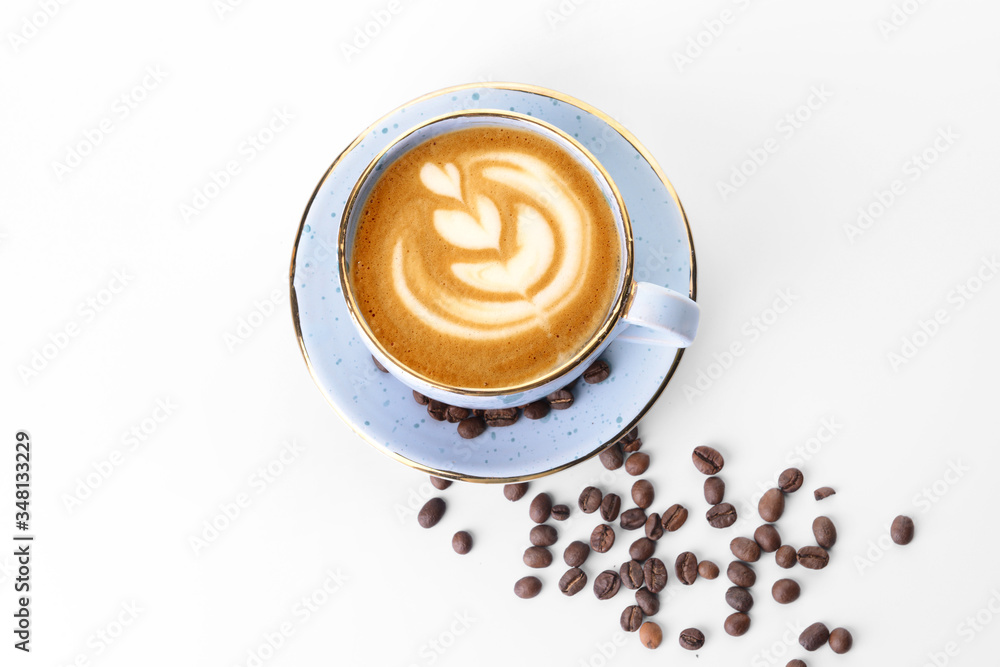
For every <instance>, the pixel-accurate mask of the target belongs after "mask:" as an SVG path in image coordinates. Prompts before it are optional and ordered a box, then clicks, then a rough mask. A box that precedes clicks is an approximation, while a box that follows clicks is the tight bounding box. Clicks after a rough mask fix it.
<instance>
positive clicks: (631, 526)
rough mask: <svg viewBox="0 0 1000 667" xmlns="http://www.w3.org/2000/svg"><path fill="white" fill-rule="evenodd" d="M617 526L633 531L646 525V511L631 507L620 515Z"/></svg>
mask: <svg viewBox="0 0 1000 667" xmlns="http://www.w3.org/2000/svg"><path fill="white" fill-rule="evenodd" d="M618 523H619V525H620V526H621V527H622V528H624V529H625V530H635V529H636V528H642V527H643V526H645V525H646V511H645V510H644V509H642V508H641V507H633V508H632V509H630V510H625V511H624V512H622V514H621V518H620V520H619V522H618Z"/></svg>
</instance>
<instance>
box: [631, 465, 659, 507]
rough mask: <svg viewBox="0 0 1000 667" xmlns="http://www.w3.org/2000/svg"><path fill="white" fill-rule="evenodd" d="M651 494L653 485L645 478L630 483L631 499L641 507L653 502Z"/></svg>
mask: <svg viewBox="0 0 1000 667" xmlns="http://www.w3.org/2000/svg"><path fill="white" fill-rule="evenodd" d="M629 458H630V459H631V458H632V457H631V456H630V457H629ZM626 465H628V464H626ZM653 495H654V493H653V485H652V484H651V483H650V482H649V480H647V479H640V480H638V481H636V483H635V484H633V485H632V500H633V501H634V502H635V504H636V505H638V506H639V507H641V508H642V509H648V508H649V506H650V505H652V504H653Z"/></svg>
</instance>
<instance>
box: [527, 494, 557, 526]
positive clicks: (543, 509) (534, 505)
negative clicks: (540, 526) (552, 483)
mask: <svg viewBox="0 0 1000 667" xmlns="http://www.w3.org/2000/svg"><path fill="white" fill-rule="evenodd" d="M551 515H552V498H551V497H550V496H549V494H547V493H539V494H538V495H537V496H535V497H534V498H533V499H532V501H531V505H530V506H529V507H528V516H529V517H531V520H532V521H534V522H535V523H545V522H546V521H548V520H549V517H550V516H551Z"/></svg>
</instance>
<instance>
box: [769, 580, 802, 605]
mask: <svg viewBox="0 0 1000 667" xmlns="http://www.w3.org/2000/svg"><path fill="white" fill-rule="evenodd" d="M801 593H802V588H801V587H799V582H797V581H795V580H794V579H778V580H777V581H776V582H774V585H773V586H771V597H773V598H774V601H775V602H777V603H778V604H788V603H789V602H795V601H796V600H798V599H799V595H800V594H801Z"/></svg>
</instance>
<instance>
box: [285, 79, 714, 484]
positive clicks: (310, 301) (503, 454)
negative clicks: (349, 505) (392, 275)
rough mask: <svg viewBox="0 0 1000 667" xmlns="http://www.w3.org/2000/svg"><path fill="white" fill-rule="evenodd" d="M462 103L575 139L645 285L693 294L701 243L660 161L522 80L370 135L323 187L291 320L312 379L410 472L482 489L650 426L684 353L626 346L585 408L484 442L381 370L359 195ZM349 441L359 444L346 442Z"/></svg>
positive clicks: (298, 248)
mask: <svg viewBox="0 0 1000 667" xmlns="http://www.w3.org/2000/svg"><path fill="white" fill-rule="evenodd" d="M462 109H483V110H489V109H496V110H501V111H515V112H519V113H523V114H526V115H530V116H534V117H536V118H539V119H541V120H544V121H547V122H549V123H551V124H553V125H555V126H556V127H558V128H560V129H562V130H563V131H564V132H566V133H568V134H570V135H571V136H573V137H574V138H576V139H577V140H578V141H580V143H581V144H583V145H584V146H585V147H586V148H587V149H588V150H590V151H591V153H593V154H594V156H595V157H596V158H597V159H598V160H599V161H600V162H601V164H602V165H603V166H604V168H605V169H606V170H607V171H608V173H609V174H610V175H611V177H612V178H613V179H614V181H615V184H616V185H617V187H618V189H619V191H620V192H621V195H622V198H623V199H624V201H625V205H626V207H627V209H628V212H629V216H630V218H631V221H632V230H633V235H634V243H635V249H634V277H635V279H636V280H639V281H646V282H651V283H656V284H659V285H663V286H666V287H668V288H670V289H672V290H675V291H678V292H682V293H689V294H690V295H691V297H692V298H694V295H695V288H694V283H695V281H694V249H693V246H692V245H691V238H690V234H689V229H688V226H687V222H686V220H685V217H684V213H683V210H682V209H681V206H680V202H679V201H678V200H677V197H676V194H675V193H674V192H673V189H672V188H671V187H670V184H669V183H668V182H667V181H666V179H665V178H664V177H663V176H662V174H661V173H660V170H659V167H658V166H657V165H656V163H655V161H654V160H653V158H652V156H650V155H649V154H648V152H647V151H646V150H645V149H644V148H643V147H642V146H641V145H639V143H638V142H637V141H636V140H635V138H634V137H632V135H631V134H629V133H628V131H627V130H625V129H624V128H622V127H620V126H619V125H618V124H617V123H615V122H614V121H613V120H611V119H610V118H608V117H607V116H605V115H603V114H601V113H600V112H599V111H597V110H596V109H593V108H592V107H589V106H588V105H586V104H584V103H582V102H579V101H577V100H573V99H572V98H569V97H566V96H565V95H562V94H560V93H556V92H554V91H549V90H545V89H541V88H536V87H532V86H525V85H520V84H475V85H469V86H461V87H458V88H452V89H448V90H444V91H440V92H438V93H433V94H431V95H428V96H425V97H423V98H421V99H419V100H415V101H413V102H411V103H409V104H407V105H406V106H404V107H401V108H399V109H397V110H396V111H393V112H392V113H390V114H389V115H387V116H385V117H384V118H382V119H381V120H380V121H379V122H378V123H376V124H375V125H373V126H372V127H371V128H369V130H368V131H367V132H366V133H365V134H363V135H361V136H360V137H358V138H357V139H356V140H355V141H354V142H353V143H352V144H351V145H350V146H349V147H348V148H347V149H346V150H345V151H344V152H343V153H342V154H341V155H340V156H339V157H338V158H337V160H336V161H335V162H334V164H333V165H332V166H331V167H330V169H329V170H328V171H327V173H326V174H325V176H324V177H323V180H322V181H321V182H320V184H319V185H318V186H317V188H316V191H315V193H314V194H313V198H312V200H311V201H310V202H309V205H308V207H307V209H306V213H305V215H304V217H303V220H302V224H301V227H300V229H299V235H298V238H297V239H296V245H295V251H294V254H293V257H292V266H291V274H290V280H291V303H292V316H293V318H294V320H295V326H296V330H297V332H298V335H299V343H300V345H301V347H302V352H303V355H304V356H305V359H306V363H307V365H308V366H309V369H310V372H311V373H312V375H313V378H314V379H315V381H316V384H317V385H318V386H319V388H320V390H321V391H322V392H323V393H324V395H325V396H326V397H327V400H328V401H329V402H330V404H331V405H332V406H333V408H334V409H335V410H336V411H337V413H338V414H339V415H340V416H341V417H342V418H343V419H344V421H346V422H347V423H348V424H349V425H350V426H351V428H353V429H354V430H355V431H356V432H357V433H358V434H359V435H360V436H361V437H362V438H364V439H365V440H367V441H368V442H370V443H371V444H372V445H374V446H375V447H377V448H379V449H380V450H382V451H384V452H385V453H387V454H389V455H391V456H393V457H394V458H397V459H398V460H401V461H403V462H405V463H407V464H409V465H412V466H414V467H417V468H420V469H422V470H426V471H428V472H432V473H434V474H437V475H440V476H445V477H453V478H458V479H465V480H470V481H489V482H508V481H512V480H520V479H529V478H532V477H538V476H540V475H544V474H547V473H551V472H554V471H556V470H560V469H563V468H565V467H567V466H570V465H573V464H574V463H577V462H579V461H582V460H584V459H586V458H588V457H589V456H591V455H593V454H596V453H597V452H599V451H600V450H601V449H603V447H604V446H606V445H607V444H609V443H612V442H615V441H616V440H618V439H619V438H620V437H621V436H622V435H623V434H624V433H625V432H627V431H628V430H629V429H630V428H632V426H634V425H635V424H636V422H638V420H639V419H640V418H641V417H642V415H643V414H644V413H645V412H646V411H647V410H648V409H649V407H650V406H651V405H652V403H653V401H655V400H656V398H657V397H658V396H659V394H660V392H661V391H662V390H663V388H664V387H665V386H666V383H667V381H668V380H669V379H670V376H671V375H672V374H673V371H674V369H675V368H676V365H677V363H678V361H679V360H680V357H681V351H680V350H677V349H675V348H669V347H663V346H655V345H646V344H642V343H637V342H630V341H626V340H616V341H615V342H613V343H611V345H610V346H609V347H608V348H607V349H606V350H605V351H604V353H603V355H602V358H603V359H606V360H607V361H608V363H609V364H610V365H611V369H612V374H611V377H610V378H608V379H607V380H605V381H604V382H603V383H601V384H597V385H587V384H585V383H583V382H578V383H577V385H576V387H575V389H574V395H575V397H576V400H575V402H574V404H573V406H572V407H571V408H570V409H568V410H564V411H552V412H550V413H549V415H548V416H547V417H545V418H544V419H541V420H538V421H530V420H527V419H525V418H523V417H522V418H521V420H520V421H519V422H518V423H516V424H514V425H513V426H510V427H506V428H490V429H488V430H487V431H486V433H484V434H483V435H481V436H479V437H478V438H475V439H472V440H464V439H462V438H461V437H459V435H458V433H457V431H456V427H455V424H449V423H447V422H436V421H434V420H433V419H431V418H430V417H429V416H428V415H427V411H426V409H425V407H424V406H421V405H418V404H417V403H416V402H415V401H414V400H413V395H412V392H411V390H410V389H409V388H408V387H406V386H405V385H403V384H402V383H400V382H399V381H398V380H396V379H395V378H393V377H392V376H390V375H387V374H384V373H382V372H380V371H378V370H377V369H376V368H375V366H374V365H373V363H372V360H371V356H370V354H369V351H368V349H367V348H366V347H365V345H364V344H363V343H362V341H361V340H360V338H359V334H358V332H357V330H356V329H355V325H354V323H353V321H352V320H351V317H350V315H349V313H348V310H347V306H346V304H345V302H344V299H343V297H342V295H341V294H340V291H341V290H340V276H339V272H338V262H337V241H338V233H339V228H340V222H341V218H342V216H343V212H344V207H345V206H346V204H347V200H348V197H349V196H350V193H351V191H352V189H353V187H354V185H355V183H356V182H357V180H358V178H359V177H360V176H361V175H362V173H363V172H364V170H365V168H366V167H367V166H368V164H369V163H370V162H371V161H372V159H373V158H374V157H375V156H376V155H377V154H378V153H379V152H380V151H382V150H383V149H384V148H385V147H386V146H387V145H389V144H390V143H391V142H392V141H393V140H394V139H395V138H396V137H398V136H399V135H400V134H402V133H404V132H406V131H407V130H409V129H410V128H412V127H413V126H416V125H418V124H420V123H423V122H425V121H426V120H428V119H430V118H435V117H437V116H440V115H442V114H446V113H451V112H454V111H457V110H462ZM341 446H350V443H341Z"/></svg>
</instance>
